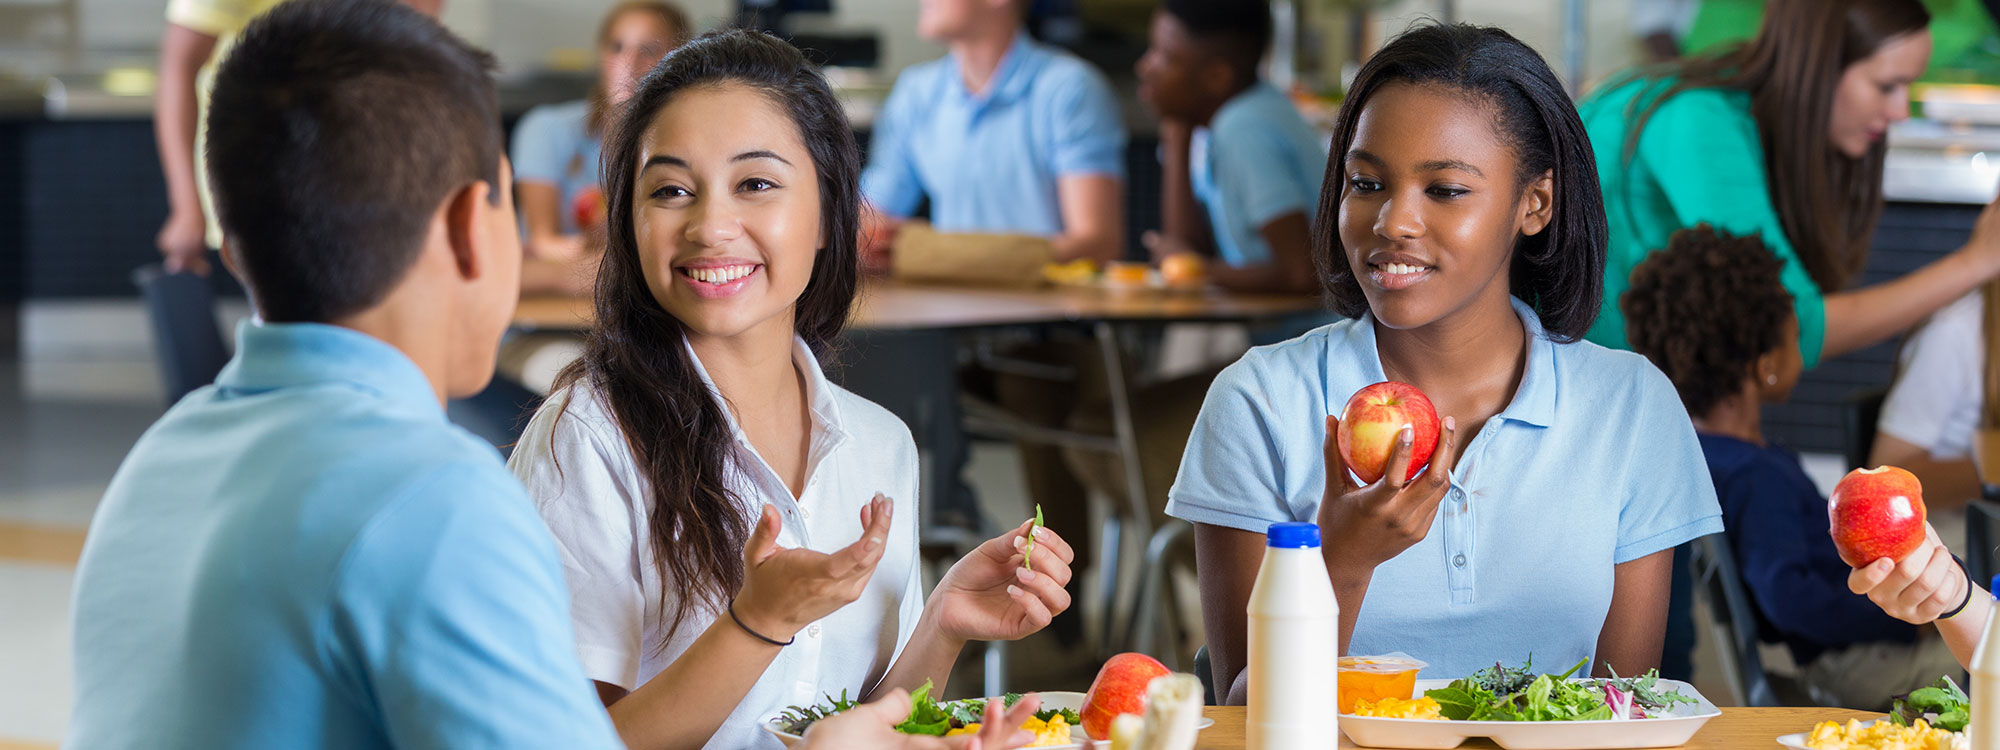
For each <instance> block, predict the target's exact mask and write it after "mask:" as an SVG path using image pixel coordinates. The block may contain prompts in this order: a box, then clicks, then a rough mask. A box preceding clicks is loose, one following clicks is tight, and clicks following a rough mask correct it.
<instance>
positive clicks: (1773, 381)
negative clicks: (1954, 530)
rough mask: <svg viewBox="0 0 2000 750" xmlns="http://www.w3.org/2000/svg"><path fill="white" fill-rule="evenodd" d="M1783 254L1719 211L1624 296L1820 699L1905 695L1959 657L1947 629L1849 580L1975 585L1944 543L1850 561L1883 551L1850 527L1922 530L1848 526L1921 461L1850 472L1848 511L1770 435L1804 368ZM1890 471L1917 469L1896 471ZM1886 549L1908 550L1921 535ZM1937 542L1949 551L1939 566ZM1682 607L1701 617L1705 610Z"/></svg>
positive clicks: (1925, 610) (1773, 621) (1926, 595)
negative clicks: (1870, 596)
mask: <svg viewBox="0 0 2000 750" xmlns="http://www.w3.org/2000/svg"><path fill="white" fill-rule="evenodd" d="M1783 268H1784V262H1783V261H1782V260H1780V259H1779V258H1778V257H1777V256H1776V255H1773V254H1772V253H1771V252H1770V251H1769V250H1768V249H1766V246H1765V244H1764V243H1763V242H1762V241H1761V240H1760V239H1759V238H1757V237H1756V236H1743V237H1738V236H1734V235H1730V234H1728V233H1724V232H1718V231H1715V230H1714V229H1712V228H1710V227H1709V226H1707V225H1702V226H1699V227H1696V228H1694V229H1686V230H1682V231H1680V232H1677V233H1675V234H1674V236H1673V240H1672V241H1671V242H1670V243H1669V244H1668V246H1667V248H1666V249H1665V250H1662V251H1660V252H1657V253H1654V254H1653V255H1652V256H1651V257H1649V258H1647V259H1646V261H1645V262H1644V263H1641V264H1639V267H1638V268H1637V269H1634V271H1633V274H1632V285H1631V288H1630V289H1629V290H1627V291H1626V292H1625V294H1624V295H1623V298H1622V300H1621V309H1622V310H1623V311H1624V313H1625V319H1626V322H1627V325H1628V332H1629V335H1630V339H1631V342H1632V347H1633V349H1634V350H1636V351H1638V352H1639V353H1641V354H1644V355H1646V356H1647V357H1649V358H1651V359H1652V360H1653V362H1654V363H1655V364H1657V365H1658V366H1659V367H1660V369H1661V370H1662V371H1664V372H1665V373H1666V374H1667V377H1668V379H1670V380H1672V381H1673V383H1674V387H1675V389H1676V390H1677V391H1679V392H1680V396H1681V401H1682V402H1683V403H1684V404H1686V406H1687V412H1688V415H1689V416H1690V417H1692V418H1693V420H1694V425H1695V430H1696V432H1697V433H1698V434H1699V436H1700V439H1701V448H1702V453H1703V455H1704V456H1705V457H1706V459H1707V462H1708V469H1709V475H1710V477H1711V478H1712V479H1713V481H1714V482H1715V491H1716V495H1717V497H1718V499H1719V500H1720V502H1721V504H1722V513H1723V525H1724V526H1725V527H1726V528H1727V531H1726V532H1725V533H1726V538H1725V541H1724V543H1725V544H1727V545H1728V547H1729V549H1730V551H1731V553H1732V555H1733V557H1734V558H1735V560H1736V563H1737V564H1736V568H1737V571H1738V575H1739V577H1740V578H1741V579H1742V583H1743V587H1744V589H1745V590H1746V592H1747V593H1748V594H1749V598H1750V601H1751V602H1752V605H1753V606H1754V607H1755V609H1756V616H1757V620H1758V622H1759V626H1760V627H1759V630H1760V631H1762V632H1766V633H1769V634H1772V635H1774V636H1775V638H1774V639H1775V640H1777V641H1779V642H1781V643H1783V644H1784V645H1785V646H1786V647H1787V649H1788V650H1789V651H1790V652H1791V655H1792V661H1793V662H1794V663H1796V664H1797V665H1798V671H1799V682H1800V683H1802V686H1803V687H1804V688H1805V689H1806V691H1807V692H1808V693H1809V694H1810V696H1811V698H1812V700H1813V701H1814V702H1815V703H1817V704H1820V705H1828V706H1851V707H1854V708H1870V709H1887V708H1888V707H1889V702H1890V699H1891V697H1892V696H1895V695H1897V694H1900V693H1907V692H1909V691H1911V690H1914V689H1917V688H1920V687H1923V686H1925V685H1928V684H1931V683H1932V682H1934V681H1936V680H1937V676H1938V675H1939V674H1942V673H1945V672H1953V671H1957V666H1956V664H1955V663H1954V659H1953V657H1952V653H1951V651H1950V649H1948V648H1946V647H1945V643H1944V642H1941V641H1939V640H1937V639H1936V638H1932V637H1926V636H1925V635H1924V634H1923V632H1922V631H1921V630H1920V629H1919V628H1917V627H1915V626H1913V625H1911V624H1909V623H1907V622H1903V621H1899V619H1898V618H1896V617H1891V616H1889V615H1885V614H1883V612H1882V610H1881V609H1878V608H1877V607H1876V605H1874V604H1870V603H1869V602H1868V601H1867V600H1865V599H1862V598H1860V597H1856V596H1854V593H1866V592H1867V589H1855V591H1853V592H1850V589H1851V588H1854V587H1855V586H1857V585H1858V584H1861V583H1865V584H1867V587H1868V588H1875V587H1877V586H1878V584H1879V588H1880V591H1879V592H1877V594H1878V595H1879V596H1880V597H1881V599H1880V601H1881V602H1883V603H1885V604H1886V605H1887V606H1890V607H1895V608H1896V611H1897V612H1901V613H1903V614H1909V615H1924V614H1928V616H1929V617H1932V618H1934V617H1936V616H1937V614H1938V613H1939V612H1946V611H1951V610H1952V608H1955V607H1957V606H1958V605H1959V603H1960V602H1964V601H1966V600H1967V599H1966V594H1967V593H1968V592H1969V591H1970V587H1969V586H1968V585H1966V575H1965V572H1964V571H1963V570H1962V569H1961V568H1959V566H1958V564H1957V563H1956V562H1955V561H1954V560H1953V559H1952V557H1951V554H1950V553H1949V552H1942V553H1938V550H1941V549H1942V548H1937V549H1928V548H1926V549H1924V550H1922V551H1921V552H1920V553H1919V554H1916V555H1910V556H1908V557H1909V559H1908V561H1907V562H1908V566H1909V569H1907V570H1903V569H1897V568H1896V565H1895V561H1893V560H1881V561H1878V564H1881V565H1882V568H1876V567H1875V566H1867V567H1866V568H1865V569H1864V570H1863V571H1854V570H1853V569H1851V568H1850V567H1849V563H1848V562H1846V561H1847V560H1860V561H1864V562H1865V561H1867V560H1868V555H1871V554H1876V553H1874V552H1868V551H1863V550H1865V549H1866V547H1863V546H1860V545H1855V544H1849V545H1847V546H1846V547H1842V545H1841V544H1840V540H1843V539H1847V540H1850V541H1851V540H1853V539H1855V538H1856V537H1862V538H1865V537H1869V536H1874V537H1875V538H1876V539H1877V540H1879V541H1883V542H1889V541H1891V540H1893V539H1896V538H1903V539H1908V538H1909V537H1907V536H1900V535H1898V534H1893V533H1891V534H1872V533H1862V534H1854V533H1853V530H1851V529H1849V528H1847V527H1848V526H1849V525H1850V524H1849V520H1850V519H1854V518H1856V517H1857V516H1858V517H1861V518H1864V519H1865V518H1867V517H1869V516H1871V515H1874V512H1873V511H1871V510H1870V507H1871V505H1876V504H1872V503H1870V502H1869V496H1870V495H1874V496H1876V497H1885V496H1888V495H1889V494H1891V493H1884V492H1871V491H1869V490H1868V489H1867V485H1868V484H1870V483H1877V484H1878V486H1882V487H1884V488H1886V489H1895V490H1899V492H1898V493H1896V494H1901V493H1902V492H1907V491H1908V490H1909V486H1910V485H1913V484H1914V483H1915V480H1914V479H1912V478H1908V474H1906V473H1902V472H1892V473H1885V474H1870V473H1867V472H1861V471H1857V472H1854V473H1853V474H1850V475H1849V478H1848V479H1844V480H1842V482H1841V488H1840V489H1836V490H1835V493H1834V496H1835V498H1837V499H1839V500H1840V506H1839V507H1840V508H1841V509H1842V511H1843V512H1842V513H1840V514H1838V515H1839V522H1835V521H1834V520H1832V519H1830V517H1829V516H1830V514H1829V512H1828V500H1827V498H1826V496H1824V495H1822V494H1820V491H1819V488H1818V486H1817V485H1815V484H1814V483H1813V481H1812V479H1811V478H1809V477H1808V476H1807V475H1806V472H1805V468H1804V467H1803V466H1801V465H1800V463H1799V458H1798V455H1797V454H1795V453H1792V452H1791V451H1790V450H1787V449H1786V448H1784V447H1783V446H1780V445H1775V444H1772V443H1770V442H1769V441H1767V440H1766V439H1765V438H1764V434H1763V420H1762V416H1761V414H1762V412H1761V409H1762V407H1763V405H1764V404H1766V403H1773V402H1781V401H1783V400H1784V399H1785V398H1787V397H1788V396H1789V395H1790V394H1791V390H1792V386H1793V385H1794V384H1796V383H1797V382H1798V377H1799V372H1800V371H1801V370H1802V369H1803V368H1802V367H1801V364H1800V360H1801V356H1800V354H1799V345H1798V321H1797V319H1796V317H1795V315H1794V313H1793V312H1792V297H1791V295H1790V294H1789V293H1788V292H1786V291H1785V287H1784V285H1783V284H1782V283H1781V281H1780V277H1781V274H1782V272H1783ZM1892 476H1900V477H1902V478H1904V479H1905V480H1907V482H1908V484H1902V485H1901V486H1897V484H1895V483H1892V481H1893V482H1900V480H1890V479H1888V478H1889V477H1892ZM1878 477H1879V479H1878ZM1877 507H1879V506H1877ZM1910 518H1911V520H1910V521H1909V522H1908V523H1907V525H1906V526H1904V527H1903V529H1902V530H1905V531H1907V532H1922V531H1923V530H1925V527H1924V526H1923V519H1922V516H1920V515H1919V516H1914V517H1910ZM1863 531H1864V532H1867V531H1877V530H1865V529H1864V530H1863ZM1830 532H1831V533H1830ZM1933 539H1935V536H1934V535H1933ZM1909 541H1910V542H1915V541H1916V540H1915V539H1910V540H1909ZM1883 549H1887V550H1891V552H1890V554H1896V555H1901V554H1902V552H1901V550H1907V549H1908V547H1907V546H1903V547H1890V546H1885V547H1883ZM1933 556H1936V557H1939V558H1940V559H1941V567H1937V568H1935V569H1932V568H1928V567H1927V565H1928V563H1929V562H1930V560H1931V558H1932V557H1933ZM1947 573H1948V574H1949V576H1947V575H1946V574H1947ZM1877 574H1879V575H1877ZM1869 575H1875V579H1874V580H1870V579H1869ZM1685 577H1686V580H1687V581H1688V585H1687V588H1686V590H1682V589H1680V588H1679V587H1678V586H1677V587H1676V590H1675V591H1674V596H1675V597H1676V599H1677V600H1678V601H1680V602H1685V604H1684V605H1681V606H1684V607H1685V609H1682V610H1679V611H1681V612H1683V613H1685V612H1690V611H1691V610H1692V599H1693V590H1692V589H1693V577H1692V575H1691V574H1686V576H1685ZM1890 577H1895V578H1896V579H1895V580H1888V579H1889V578H1890ZM1948 577H1956V579H1957V580H1956V581H1951V580H1946V578H1948ZM1919 592H1922V595H1921V596H1916V595H1917V594H1918V593H1919ZM1906 599H1907V600H1906ZM1680 616H1682V617H1686V618H1688V619H1687V620H1685V622H1686V623H1687V624H1688V629H1689V631H1692V629H1693V628H1692V623H1693V620H1692V615H1691V614H1682V615H1680ZM1977 637H1978V634H1977V633H1976V632H1975V633H1974V634H1973V638H1974V639H1975V640H1976V639H1977ZM1969 655H1970V652H1969V651H1968V656H1969Z"/></svg>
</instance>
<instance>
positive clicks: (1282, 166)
mask: <svg viewBox="0 0 2000 750" xmlns="http://www.w3.org/2000/svg"><path fill="white" fill-rule="evenodd" d="M1328 141H1329V138H1328V136H1327V135H1326V134H1324V133H1321V132H1319V131H1318V130H1315V129H1314V128H1313V126H1312V125H1310V124H1308V123H1307V122H1306V118H1304V117H1301V116H1299V110H1298V108H1297V107H1294V106H1292V100H1291V99H1289V98H1287V97H1286V96H1285V95H1284V94H1282V93H1279V91H1278V90H1277V89H1274V88H1271V86H1270V85H1269V84H1266V83H1262V82H1259V83H1257V84H1255V85H1253V86H1251V87H1250V88H1248V89H1244V90H1243V91H1242V92H1241V93H1238V94H1237V95H1236V96H1233V97H1230V99H1229V101H1228V102H1226V103H1224V104H1223V105H1222V109H1219V110H1216V113H1215V118H1214V119H1213V120H1210V121H1209V125H1208V127H1205V128H1200V129H1197V130H1195V132H1194V138H1193V140H1192V142H1191V143H1190V148H1189V150H1190V152H1191V153H1190V154H1189V158H1188V179H1189V182H1190V183H1191V184H1192V186H1193V188H1194V197H1195V200H1198V201H1200V202H1201V206H1202V208H1203V209H1204V210H1205V211H1206V212H1207V214H1208V226H1209V230H1210V232H1211V233H1212V234H1214V235H1215V247H1216V250H1217V252H1218V253H1219V254H1220V256H1221V258H1222V261H1223V262H1224V263H1227V264H1229V265H1231V266H1249V265H1256V264H1260V263H1269V262H1271V245H1270V243H1267V242H1265V241H1264V235H1263V233H1262V231H1261V230H1262V229H1263V228H1264V225H1266V224H1269V223H1271V221H1272V220H1273V219H1276V218H1278V217H1280V216H1284V215H1285V214H1289V213H1292V212H1298V213H1302V214H1305V217H1306V221H1307V222H1311V221H1312V220H1313V218H1314V217H1313V214H1314V212H1316V211H1318V210H1319V187H1320V181H1321V179H1322V178H1323V177H1324V176H1325V174H1326V150H1327V144H1328Z"/></svg>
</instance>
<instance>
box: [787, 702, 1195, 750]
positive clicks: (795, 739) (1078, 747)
mask: <svg viewBox="0 0 2000 750" xmlns="http://www.w3.org/2000/svg"><path fill="white" fill-rule="evenodd" d="M1037 695H1040V696H1042V710H1044V711H1046V710H1049V709H1052V708H1067V709H1069V710H1071V711H1082V710H1083V694H1082V693H1078V692H1072V691H1067V690H1065V691H1055V692H1046V693H1037ZM1214 725H1215V720H1214V719H1211V718H1208V717H1206V716H1203V717H1201V721H1198V722H1195V728H1197V729H1207V728H1209V727H1211V726H1214ZM764 731H766V732H770V733H771V734H774V735H777V736H778V741H779V742H783V743H785V747H791V746H793V745H796V744H798V743H799V740H801V739H803V738H801V737H800V736H798V735H796V734H787V733H785V732H780V731H778V727H777V726H775V725H773V724H771V723H770V722H768V721H767V722H764ZM1069 736H1070V737H1072V738H1075V739H1081V740H1083V741H1082V742H1072V743H1070V744H1067V745H1050V746H1048V747H1046V748H1037V750H1088V749H1090V748H1103V747H1110V746H1111V742H1110V741H1109V740H1092V739H1091V738H1090V736H1089V735H1087V734H1084V732H1083V727H1071V728H1070V730H1069Z"/></svg>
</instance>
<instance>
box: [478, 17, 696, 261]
mask: <svg viewBox="0 0 2000 750" xmlns="http://www.w3.org/2000/svg"><path fill="white" fill-rule="evenodd" d="M692 32H693V27H692V26H691V25H690V23H689V21H688V17H687V14H686V13H684V12H682V11H681V9H680V8H679V7H677V6H675V5H673V4H672V3H668V2H664V1H663V0H628V2H623V3H619V4H618V5H617V6H615V7H613V8H612V9H611V12H610V13H607V14H605V16H604V22H603V24H602V25H600V26H599V27H598V31H597V82H596V83H595V84H593V85H592V86H591V87H590V95H589V96H588V97H586V98H583V99H578V100H576V101H570V102H563V103H561V104H546V105H542V106H540V107H536V108H534V109H531V110H528V113H527V114H526V115H524V116H522V117H521V123H520V124H519V125H516V126H515V127H514V143H513V149H512V150H513V159H514V197H515V199H516V200H518V201H519V202H520V206H521V224H522V231H523V233H524V235H525V237H524V241H523V242H522V243H521V246H522V247H523V248H524V249H526V250H527V253H528V257H527V262H526V263H524V264H523V265H522V267H521V291H522V292H524V293H529V294H533V293H537V292H543V293H548V292H562V293H569V294H587V293H589V291H590V283H591V281H592V279H593V277H595V275H596V274H595V273H594V271H595V270H596V267H597V264H596V262H595V257H596V253H595V249H594V248H591V247H590V246H589V245H590V244H591V243H589V242H588V241H587V240H586V238H585V235H586V233H589V232H595V231H600V230H601V229H602V224H603V221H604V196H603V193H602V191H600V190H599V189H598V187H597V166H598V165H597V160H598V154H599V153H600V151H601V149H602V145H603V141H604V129H605V126H606V124H607V123H609V122H610V120H611V118H612V115H613V114H614V113H615V112H616V111H617V109H618V108H619V107H620V106H623V105H624V104H625V100H626V99H628V98H630V97H631V96H632V90H633V88H634V86H635V85H636V84H637V83H638V81H639V79H640V78H641V77H644V76H645V75H646V73H647V72H648V71H650V70H652V69H653V65H654V64H655V63H658V62H659V61H660V58H662V57H665V56H666V54H667V53H668V52H671V51H673V49H674V48H675V47H678V46H680V44H681V42H683V41H686V40H687V39H688V37H689V36H691V35H692Z"/></svg>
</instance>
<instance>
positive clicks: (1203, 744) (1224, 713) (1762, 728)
mask: <svg viewBox="0 0 2000 750" xmlns="http://www.w3.org/2000/svg"><path fill="white" fill-rule="evenodd" d="M1243 711H1244V709H1243V707H1242V706H1209V707H1207V708H1204V709H1202V715H1204V716H1207V717H1208V718H1211V719H1214V720H1215V726H1212V727H1209V728H1207V729H1204V730H1201V735H1200V736H1199V737H1198V738H1196V740H1195V743H1194V746H1195V750H1244V739H1243ZM1880 716H1881V714H1877V713H1869V712H1867V711H1853V710H1849V709H1845V708H1724V709H1722V715H1721V716H1717V717H1715V718H1713V719H1710V720H1709V722H1708V723H1707V724H1705V725H1703V726H1702V728H1701V731H1700V732H1697V733H1695V736H1694V739H1691V740H1688V743H1687V744H1685V745H1682V746H1681V747H1682V748H1685V749H1686V750H1757V749H1759V748H1777V747H1779V745H1778V738H1779V737H1783V736H1785V735H1788V734H1796V733H1798V732H1804V731H1807V730H1810V729H1812V728H1813V725H1814V724H1818V723H1819V722H1822V721H1841V722H1844V721H1847V720H1848V719H1861V720H1863V721H1866V720H1869V719H1874V718H1879V717H1880ZM1340 746H1341V747H1344V748H1346V747H1360V745H1356V744H1354V742H1353V741H1351V740H1349V739H1347V737H1345V736H1342V737H1341V738H1340ZM1459 747H1460V748H1461V750H1491V749H1492V748H1496V747H1498V746H1497V745H1494V744H1493V743H1492V742H1490V741H1488V740H1484V739H1475V740H1468V741H1467V742H1466V743H1465V744H1463V745H1459Z"/></svg>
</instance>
